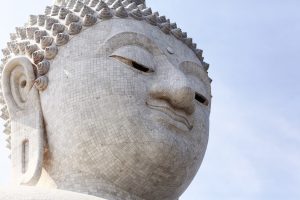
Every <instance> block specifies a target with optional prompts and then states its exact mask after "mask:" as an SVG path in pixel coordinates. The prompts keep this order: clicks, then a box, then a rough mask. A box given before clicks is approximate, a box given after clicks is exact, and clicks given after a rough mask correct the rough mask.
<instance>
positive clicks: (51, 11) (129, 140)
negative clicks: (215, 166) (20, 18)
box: [0, 0, 211, 200]
mask: <svg viewBox="0 0 300 200" xmlns="http://www.w3.org/2000/svg"><path fill="white" fill-rule="evenodd" d="M3 54H4V58H3V59H2V62H3V64H2V69H1V70H2V76H1V86H2V93H1V98H0V101H1V103H2V104H3V107H2V108H1V117H2V118H3V119H4V120H5V124H4V126H5V130H4V133H5V134H6V135H7V142H8V148H10V149H11V162H12V171H13V177H12V182H13V185H14V187H13V188H8V189H7V188H6V189H0V190H1V192H0V199H1V200H8V199H9V200H14V199H18V200H23V199H24V200H25V199H26V200H35V199H39V200H54V199H55V200H62V199H64V200H74V199H81V200H178V199H179V197H180V196H181V194H182V193H183V192H184V191H185V190H186V189H187V187H188V186H189V184H190V183H191V181H192V179H193V178H194V176H195V175H196V173H197V171H198V169H199V167H200V165H201V162H202V160H203V157H204V154H205V151H206V147H207V143H208V135H209V114H210V107H211V89H210V83H211V79H210V78H209V77H208V73H207V70H208V67H209V66H208V64H207V63H205V62H204V60H203V57H202V50H200V49H197V45H196V44H195V43H193V40H192V39H191V38H189V37H187V33H185V32H183V31H182V30H181V29H180V28H178V27H177V25H176V23H171V22H170V20H169V19H167V18H166V17H165V16H160V15H159V13H158V12H152V10H151V8H149V7H147V6H146V3H145V2H144V1H141V0H124V1H120V0H106V1H103V0H85V1H82V0H60V1H56V2H55V3H54V4H53V5H52V6H50V7H47V8H46V10H45V14H43V15H30V17H29V21H28V23H27V24H25V26H24V27H18V28H16V33H13V34H11V41H10V42H8V43H7V48H5V49H3Z"/></svg>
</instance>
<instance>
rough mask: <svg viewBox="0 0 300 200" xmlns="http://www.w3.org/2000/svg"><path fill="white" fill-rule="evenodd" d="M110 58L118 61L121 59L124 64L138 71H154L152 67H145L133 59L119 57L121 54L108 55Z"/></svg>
mask: <svg viewBox="0 0 300 200" xmlns="http://www.w3.org/2000/svg"><path fill="white" fill-rule="evenodd" d="M110 57H112V58H115V59H117V60H119V61H121V62H122V63H125V64H126V65H128V66H130V67H132V68H134V69H136V70H138V71H141V72H144V73H152V72H154V70H153V69H151V68H149V67H146V66H144V65H142V64H140V63H138V62H135V61H134V60H131V59H128V58H124V57H121V56H116V55H112V56H110Z"/></svg>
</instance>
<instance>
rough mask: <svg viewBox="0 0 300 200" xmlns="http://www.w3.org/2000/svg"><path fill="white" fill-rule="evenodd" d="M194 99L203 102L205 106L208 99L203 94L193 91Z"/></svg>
mask: <svg viewBox="0 0 300 200" xmlns="http://www.w3.org/2000/svg"><path fill="white" fill-rule="evenodd" d="M195 99H196V100H197V101H198V102H199V103H201V104H203V105H205V106H208V104H209V103H208V100H207V99H206V98H205V97H204V96H203V95H201V94H199V93H197V92H196V93H195Z"/></svg>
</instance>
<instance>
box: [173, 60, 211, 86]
mask: <svg viewBox="0 0 300 200" xmlns="http://www.w3.org/2000/svg"><path fill="white" fill-rule="evenodd" d="M179 69H180V70H181V71H182V72H183V73H185V74H190V75H193V76H195V77H196V78H198V79H199V80H200V81H202V82H207V83H208V84H210V80H209V77H208V74H207V72H206V71H205V70H204V68H203V66H202V65H199V64H198V63H195V62H193V61H183V62H181V63H180V64H179ZM206 76H207V78H205V77H206Z"/></svg>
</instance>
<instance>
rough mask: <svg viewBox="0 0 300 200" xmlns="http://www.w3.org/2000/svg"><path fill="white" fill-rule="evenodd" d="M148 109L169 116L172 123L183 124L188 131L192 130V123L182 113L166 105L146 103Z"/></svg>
mask: <svg viewBox="0 0 300 200" xmlns="http://www.w3.org/2000/svg"><path fill="white" fill-rule="evenodd" d="M146 104H147V106H148V107H149V108H151V109H153V110H156V111H159V112H162V113H164V114H166V115H167V116H169V118H171V119H172V120H173V121H175V122H179V123H181V124H183V125H184V126H185V127H186V128H187V129H188V130H189V131H190V130H192V129H193V124H192V122H191V121H190V120H189V119H188V117H186V116H185V115H184V114H183V113H179V112H178V111H175V110H174V109H173V108H171V107H170V106H169V105H168V104H167V103H163V102H159V103H158V102H152V101H149V100H148V101H146Z"/></svg>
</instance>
